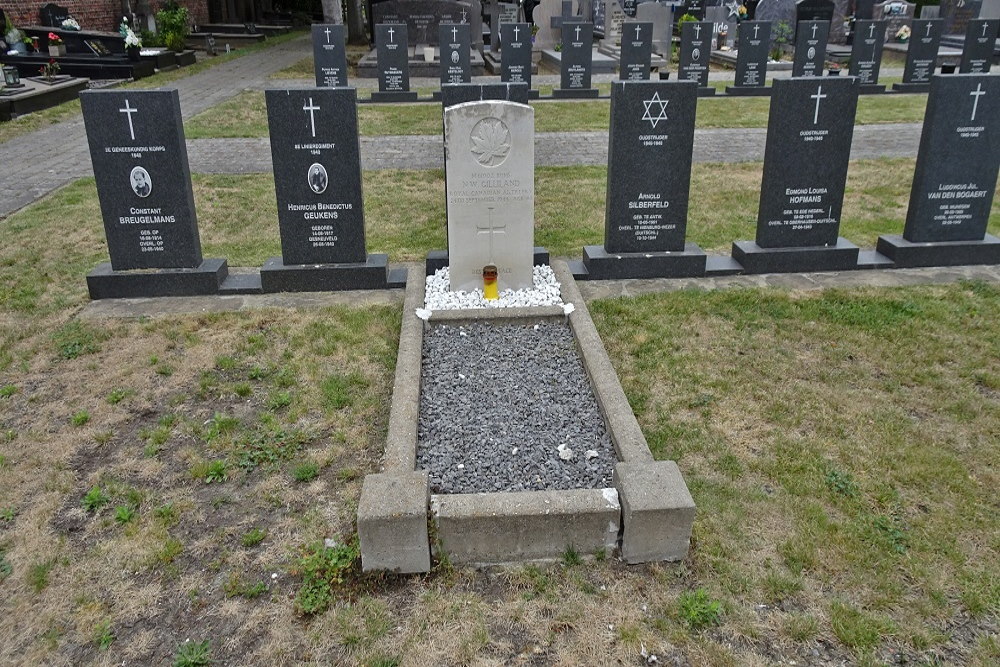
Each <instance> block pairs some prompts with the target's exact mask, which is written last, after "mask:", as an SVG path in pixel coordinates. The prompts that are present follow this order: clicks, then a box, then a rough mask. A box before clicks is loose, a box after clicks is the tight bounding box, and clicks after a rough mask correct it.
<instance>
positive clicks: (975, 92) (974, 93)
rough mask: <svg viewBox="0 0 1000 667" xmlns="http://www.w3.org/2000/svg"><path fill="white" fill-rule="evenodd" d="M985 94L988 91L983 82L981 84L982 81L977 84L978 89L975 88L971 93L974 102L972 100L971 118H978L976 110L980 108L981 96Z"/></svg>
mask: <svg viewBox="0 0 1000 667" xmlns="http://www.w3.org/2000/svg"><path fill="white" fill-rule="evenodd" d="M985 94H986V91H985V90H983V84H981V83H977V84H976V89H975V90H973V91H972V92H971V93H969V95H970V96H972V99H973V102H972V116H971V117H970V118H969V120H976V110H977V109H979V98H980V97H982V96H983V95H985Z"/></svg>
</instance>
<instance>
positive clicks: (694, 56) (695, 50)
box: [691, 48, 701, 61]
mask: <svg viewBox="0 0 1000 667" xmlns="http://www.w3.org/2000/svg"><path fill="white" fill-rule="evenodd" d="M699 58H701V49H699V48H693V49H691V60H695V61H697V60H698V59H699Z"/></svg>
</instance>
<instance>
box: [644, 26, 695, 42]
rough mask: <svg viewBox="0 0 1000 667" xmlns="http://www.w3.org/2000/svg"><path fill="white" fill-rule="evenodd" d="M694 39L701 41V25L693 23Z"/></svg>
mask: <svg viewBox="0 0 1000 667" xmlns="http://www.w3.org/2000/svg"><path fill="white" fill-rule="evenodd" d="M636 30H638V28H636ZM694 38H695V39H701V24H700V23H695V24H694Z"/></svg>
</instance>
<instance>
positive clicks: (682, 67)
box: [677, 21, 715, 96]
mask: <svg viewBox="0 0 1000 667" xmlns="http://www.w3.org/2000/svg"><path fill="white" fill-rule="evenodd" d="M713 25H714V24H713V23H712V22H711V21H687V22H685V23H682V24H681V53H680V64H679V66H678V68H677V77H678V78H679V79H681V80H682V81H696V82H698V94H699V95H701V96H705V95H714V94H715V88H712V87H711V86H709V85H708V61H709V57H710V56H711V54H712V31H713Z"/></svg>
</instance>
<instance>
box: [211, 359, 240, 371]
mask: <svg viewBox="0 0 1000 667" xmlns="http://www.w3.org/2000/svg"><path fill="white" fill-rule="evenodd" d="M215 367H216V368H217V369H218V370H220V371H231V370H234V369H235V368H236V360H235V359H233V358H232V357H228V356H222V357H216V359H215Z"/></svg>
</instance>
